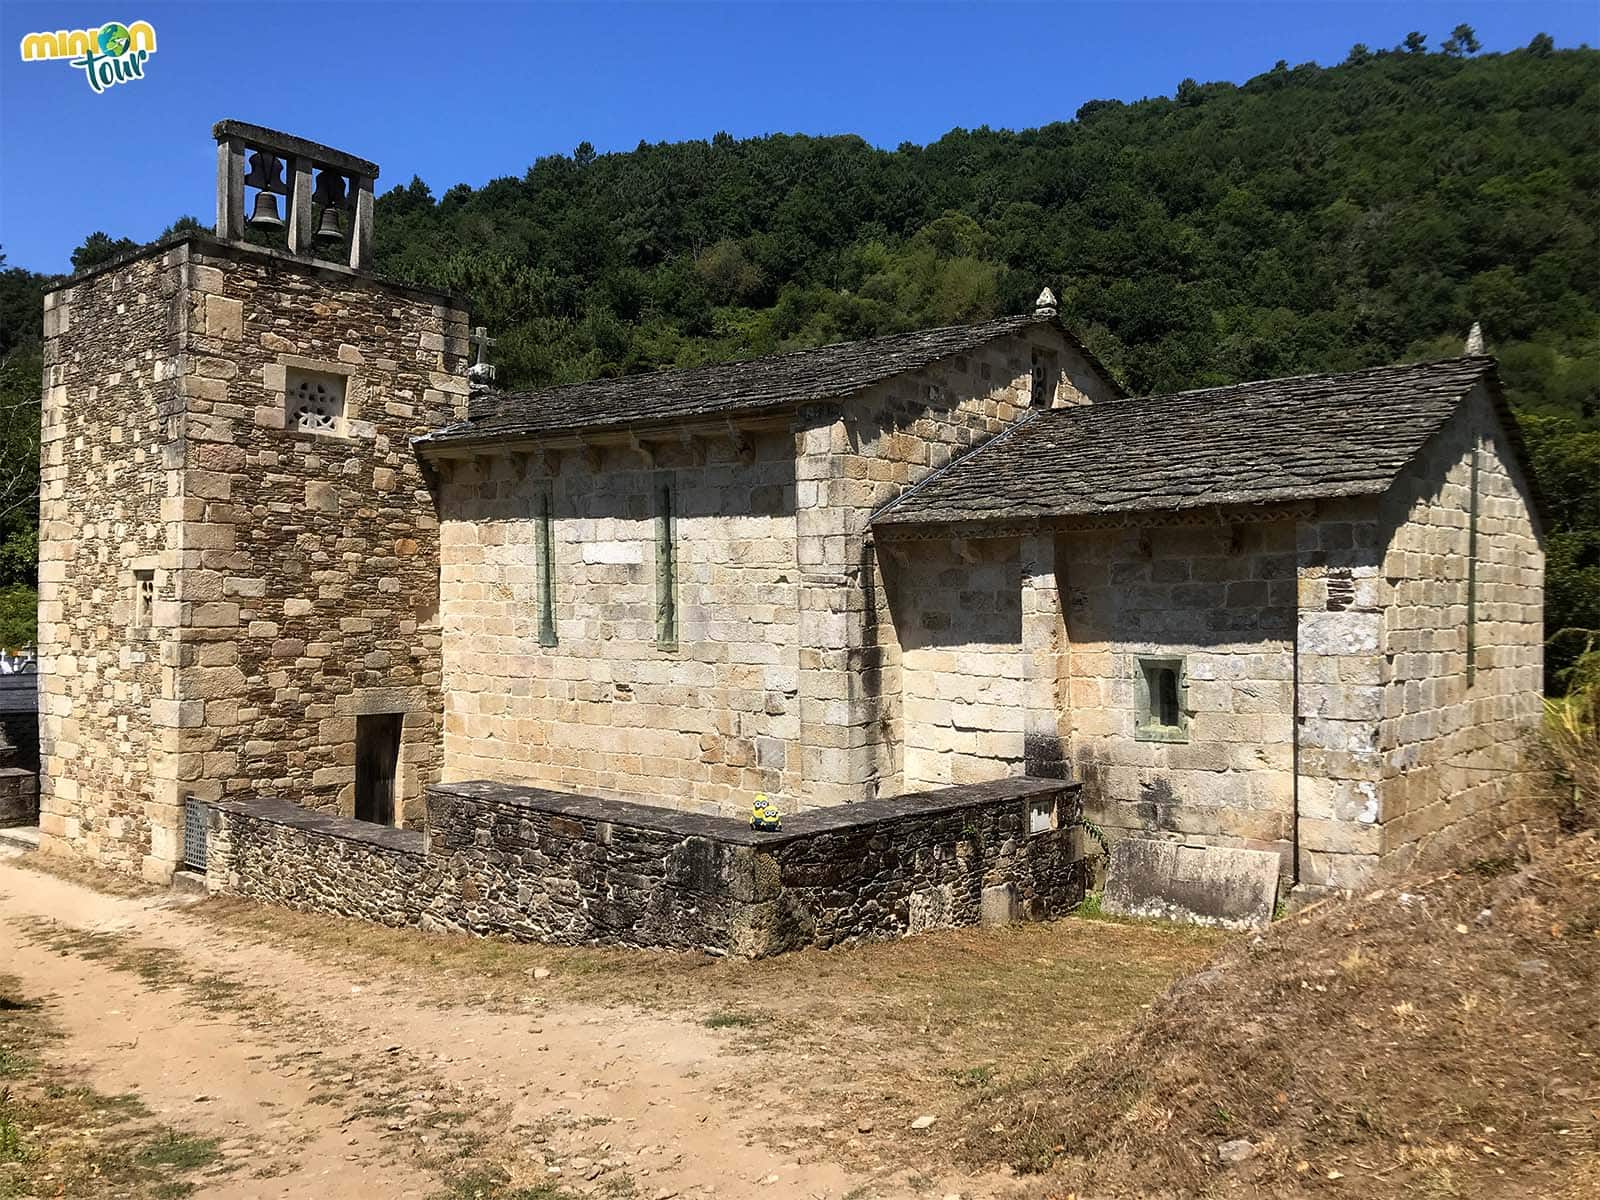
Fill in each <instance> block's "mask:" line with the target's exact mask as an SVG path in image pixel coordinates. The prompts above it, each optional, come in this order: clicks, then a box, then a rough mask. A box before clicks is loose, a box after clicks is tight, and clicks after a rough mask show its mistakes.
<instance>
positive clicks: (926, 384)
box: [797, 326, 1115, 800]
mask: <svg viewBox="0 0 1600 1200" xmlns="http://www.w3.org/2000/svg"><path fill="white" fill-rule="evenodd" d="M1035 351H1039V352H1040V353H1042V354H1043V355H1045V357H1046V360H1047V361H1048V362H1049V363H1051V364H1052V365H1051V368H1050V377H1049V380H1048V390H1049V394H1050V397H1051V400H1050V403H1051V405H1052V406H1056V407H1059V406H1063V405H1068V404H1083V403H1089V402H1093V401H1099V400H1105V399H1108V398H1111V397H1112V396H1114V395H1115V390H1114V388H1113V387H1112V385H1111V384H1110V383H1108V382H1107V381H1105V380H1103V379H1101V378H1100V377H1099V375H1098V374H1097V373H1096V371H1095V370H1094V368H1093V367H1092V366H1091V365H1090V364H1089V363H1088V362H1087V361H1086V360H1085V359H1084V358H1083V357H1082V356H1081V355H1080V354H1079V353H1078V352H1077V351H1076V350H1075V349H1074V348H1073V347H1072V346H1071V345H1070V344H1069V343H1068V342H1067V340H1066V339H1065V338H1064V337H1063V336H1062V335H1061V333H1060V332H1059V331H1058V330H1056V329H1053V328H1051V327H1048V326H1039V327H1036V328H1034V329H1031V330H1029V331H1028V332H1026V333H1022V334H1018V335H1016V336H1013V337H1008V338H1000V339H997V340H996V341H994V342H992V343H990V344H989V345H987V346H985V347H983V348H982V349H981V350H979V351H975V352H974V353H972V354H965V355H956V356H953V357H951V358H949V359H945V360H943V361H942V362H939V363H936V364H934V365H933V366H931V367H928V368H926V369H925V370H922V371H917V372H912V373H908V374H906V375H902V376H899V377H897V378H895V379H893V380H890V381H888V382H886V383H884V384H881V385H879V386H877V387H874V388H870V389H868V390H866V391H864V392H862V393H861V394H860V395H857V396H853V397H849V398H848V399H847V400H846V401H845V402H843V403H842V404H841V405H839V406H837V407H835V408H833V409H831V410H825V409H823V410H819V411H818V413H817V414H815V416H814V419H813V423H812V424H811V426H810V428H809V430H808V431H807V432H806V434H805V435H804V436H803V437H802V438H801V440H800V443H799V445H798V446H797V452H798V454H799V458H798V462H797V476H798V478H799V480H800V483H799V485H798V486H799V496H800V505H801V516H800V569H801V573H802V580H803V581H804V582H805V584H806V589H807V596H806V599H805V602H804V611H805V614H806V615H804V616H803V617H802V621H801V644H802V646H804V647H805V648H806V649H805V651H804V654H805V656H807V657H806V659H805V661H806V662H810V661H815V663H816V669H815V670H809V671H807V670H803V671H802V677H801V708H802V725H803V726H804V731H803V734H802V736H803V739H804V741H805V753H806V755H807V759H808V767H807V779H808V781H809V783H810V787H811V789H812V791H813V794H816V795H818V796H825V797H828V798H832V799H838V800H854V799H859V798H861V797H863V796H872V795H893V794H895V793H896V792H899V791H902V790H905V789H907V788H910V787H913V786H915V784H914V783H913V781H912V779H911V778H910V777H908V776H907V775H906V773H905V767H906V764H905V760H904V757H903V753H902V748H903V747H904V746H905V745H906V744H907V743H906V740H905V736H904V735H905V725H904V714H903V710H902V697H903V696H904V695H905V694H906V688H905V684H904V682H903V681H902V679H901V670H902V662H901V646H900V644H899V642H898V634H897V628H898V627H897V622H896V617H895V614H894V612H893V611H892V609H891V593H892V592H893V591H894V588H893V586H892V581H890V580H888V579H887V578H886V575H887V573H889V572H892V571H893V569H894V568H893V566H892V565H890V566H886V565H885V564H884V563H883V562H882V561H881V558H880V555H879V554H878V552H877V550H876V548H875V547H874V546H873V545H872V544H871V539H870V536H869V521H870V518H871V515H872V513H873V512H874V511H875V510H876V509H877V508H879V507H881V506H882V505H884V504H886V503H888V502H889V501H890V500H892V499H893V498H895V497H896V496H898V495H900V494H901V493H902V492H903V491H904V490H905V489H906V488H907V487H910V486H913V485H915V484H917V483H919V482H920V481H921V480H923V479H924V478H926V477H927V476H928V475H929V474H931V473H932V472H933V471H935V470H937V469H938V468H940V467H942V466H944V465H945V464H946V463H948V462H949V461H950V460H951V459H953V458H956V457H959V456H960V455H961V454H963V453H965V452H966V451H968V450H970V449H972V448H973V447H974V446H976V445H978V444H980V443H981V442H984V441H986V440H988V439H989V438H991V437H993V436H995V435H996V434H999V433H1002V432H1004V431H1005V430H1006V429H1007V428H1009V427H1010V426H1012V425H1013V424H1015V423H1016V422H1017V420H1019V419H1020V418H1021V417H1022V416H1023V415H1025V413H1026V412H1027V409H1028V407H1029V404H1030V396H1031V388H1032V370H1033V355H1034V352H1035ZM919 771H920V768H916V769H914V770H913V771H912V775H913V776H914V775H916V774H917V773H919Z"/></svg>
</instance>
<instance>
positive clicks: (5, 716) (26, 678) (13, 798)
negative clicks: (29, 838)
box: [0, 670, 39, 828]
mask: <svg viewBox="0 0 1600 1200" xmlns="http://www.w3.org/2000/svg"><path fill="white" fill-rule="evenodd" d="M38 706H39V677H38V675H36V674H35V673H34V672H33V671H31V670H28V671H23V672H18V673H17V674H13V675H0V828H4V827H6V826H12V825H34V824H37V823H38V820H39V717H38Z"/></svg>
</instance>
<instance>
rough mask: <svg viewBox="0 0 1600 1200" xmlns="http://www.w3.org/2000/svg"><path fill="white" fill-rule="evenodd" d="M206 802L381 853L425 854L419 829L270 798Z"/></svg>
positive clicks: (246, 815)
mask: <svg viewBox="0 0 1600 1200" xmlns="http://www.w3.org/2000/svg"><path fill="white" fill-rule="evenodd" d="M203 803H205V804H206V805H207V806H209V807H211V808H214V809H217V810H218V811H219V812H231V813H238V814H239V815H240V816H245V817H254V818H255V819H256V820H258V821H266V822H268V823H269V824H273V825H287V826H289V827H291V828H293V829H303V830H305V831H306V832H307V833H320V834H322V835H323V836H324V837H332V838H339V839H341V840H342V841H346V842H360V843H361V844H363V845H367V846H376V847H377V848H378V849H380V850H392V851H395V852H396V853H399V854H416V855H421V854H422V853H423V845H424V838H423V833H422V830H420V829H396V828H395V827H394V826H392V825H375V824H373V823H372V822H371V821H357V820H356V819H355V818H354V817H341V816H339V815H337V814H336V813H325V812H313V811H312V810H311V809H309V808H301V807H300V806H299V805H298V804H293V803H291V802H290V801H288V800H280V799H277V798H276V797H271V796H262V797H256V798H253V799H250V800H207V801H203Z"/></svg>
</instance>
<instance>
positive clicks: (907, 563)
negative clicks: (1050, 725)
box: [885, 538, 1026, 790]
mask: <svg viewBox="0 0 1600 1200" xmlns="http://www.w3.org/2000/svg"><path fill="white" fill-rule="evenodd" d="M885 557H886V559H887V561H886V566H887V570H886V571H885V576H886V591H887V595H888V600H889V607H890V610H891V612H892V613H893V614H894V618H895V625H894V628H895V632H896V635H897V641H898V644H899V647H900V682H901V694H900V711H901V730H902V737H903V739H904V747H905V748H904V766H903V772H904V774H903V781H904V786H905V787H907V788H909V789H912V790H919V789H921V788H928V787H943V786H947V785H949V784H952V783H977V782H980V781H983V780H989V779H996V778H1001V777H1004V776H1007V775H1017V774H1021V773H1022V771H1023V767H1024V758H1025V748H1024V732H1025V729H1024V726H1025V721H1026V710H1025V707H1024V688H1025V678H1024V646H1023V637H1022V564H1021V561H1020V555H1019V539H1017V538H984V539H972V540H949V541H939V540H935V541H926V542H917V543H915V545H914V548H913V549H911V550H908V551H903V552H898V553H896V552H891V553H889V554H888V555H886V556H885Z"/></svg>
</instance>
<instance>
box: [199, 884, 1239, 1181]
mask: <svg viewBox="0 0 1600 1200" xmlns="http://www.w3.org/2000/svg"><path fill="white" fill-rule="evenodd" d="M192 911H194V912H196V913H198V914H199V915H202V916H204V917H206V918H208V919H210V920H211V921H213V922H215V923H216V924H217V925H218V926H219V927H222V928H225V929H228V930H230V931H233V932H236V933H239V934H245V935H248V936H251V937H255V938H260V939H262V940H264V941H267V942H269V943H271V944H273V945H277V946H281V947H285V948H292V949H294V950H297V951H299V952H301V953H304V954H307V955H309V956H313V957H318V958H322V959H324V960H328V961H334V962H339V963H342V964H344V965H347V966H352V967H355V968H357V969H361V970H364V971H374V972H377V973H381V974H383V975H385V976H388V977H391V978H401V979H405V980H407V981H408V983H410V984H412V985H414V986H417V987H419V988H422V989H424V990H425V991H426V992H427V993H428V994H429V995H431V996H432V997H433V998H434V999H435V1001H436V1002H437V1003H439V1004H441V1005H453V1004H461V1003H470V1004H472V1005H490V1006H496V1005H498V1006H505V1007H507V1008H514V1007H523V1006H526V1005H527V1004H528V1003H529V1002H530V999H532V1000H533V1001H534V1002H537V1003H540V1004H563V1003H565V1004H583V1005H599V1006H623V1007H634V1008H640V1009H645V1010H649V1011H654V1012H657V1013H667V1014H672V1015H678V1016H682V1017H683V1018H685V1019H688V1020H693V1021H695V1022H697V1023H700V1024H702V1025H705V1026H707V1027H710V1028H714V1029H716V1030H717V1031H718V1032H719V1035H720V1036H724V1037H727V1038H729V1039H730V1040H732V1041H733V1042H734V1043H735V1044H736V1045H737V1046H738V1047H739V1049H740V1050H741V1051H743V1052H744V1053H745V1054H746V1055H747V1057H748V1059H749V1062H750V1067H749V1070H750V1072H751V1073H752V1075H753V1076H754V1075H759V1076H761V1077H763V1078H765V1079H769V1080H770V1079H773V1078H781V1079H785V1080H789V1081H792V1083H789V1084H786V1091H787V1092H788V1094H789V1095H790V1097H791V1102H792V1104H793V1106H794V1108H795V1112H794V1113H793V1114H791V1115H790V1118H789V1120H788V1121H786V1120H785V1119H781V1118H776V1117H775V1118H774V1119H773V1120H771V1121H769V1122H767V1124H768V1126H770V1127H772V1128H776V1129H779V1130H781V1129H783V1128H784V1127H785V1126H786V1124H790V1123H791V1122H792V1121H793V1120H803V1121H804V1122H805V1125H806V1128H807V1129H808V1130H809V1131H810V1132H811V1134H812V1135H814V1136H816V1137H820V1138H823V1139H825V1140H828V1141H832V1142H834V1143H835V1146H834V1151H835V1153H836V1154H837V1155H838V1156H839V1157H841V1158H843V1159H845V1160H847V1161H854V1162H855V1163H857V1164H860V1165H869V1164H870V1165H871V1166H873V1167H875V1168H879V1169H881V1168H882V1167H883V1166H884V1165H885V1164H886V1163H890V1162H894V1161H899V1160H903V1159H904V1160H910V1159H912V1158H915V1159H916V1161H917V1162H918V1163H919V1165H921V1166H924V1167H926V1166H930V1165H932V1164H934V1163H935V1162H936V1161H938V1160H940V1159H943V1158H947V1157H948V1155H949V1153H950V1152H951V1149H952V1143H951V1140H950V1139H949V1138H948V1137H941V1138H939V1139H929V1138H925V1137H912V1136H910V1135H909V1134H908V1133H907V1132H906V1127H907V1126H908V1125H909V1122H910V1121H911V1119H912V1118H914V1117H916V1116H918V1115H919V1114H921V1113H925V1112H927V1113H935V1114H939V1115H941V1116H944V1117H949V1116H953V1115H954V1114H955V1113H956V1112H957V1111H958V1110H959V1109H960V1108H961V1107H962V1106H964V1105H967V1104H970V1103H973V1102H974V1101H977V1102H980V1103H981V1102H982V1101H983V1100H984V1098H986V1097H988V1096H990V1095H993V1094H995V1093H996V1092H997V1090H999V1089H1002V1088H1005V1087H1008V1086H1013V1085H1016V1084H1018V1083H1020V1082H1023V1081H1026V1080H1028V1079H1031V1078H1033V1076H1034V1075H1035V1073H1036V1072H1037V1070H1038V1069H1039V1064H1040V1062H1041V1060H1042V1059H1049V1060H1051V1061H1055V1060H1056V1059H1057V1057H1058V1056H1060V1055H1062V1054H1067V1055H1072V1056H1076V1055H1078V1054H1081V1053H1084V1052H1086V1051H1089V1050H1091V1049H1092V1048H1093V1047H1095V1046H1098V1045H1101V1044H1103V1043H1104V1042H1106V1041H1107V1040H1109V1039H1111V1038H1113V1037H1115V1036H1116V1035H1117V1034H1119V1033H1121V1032H1122V1031H1124V1030H1126V1029H1127V1028H1128V1027H1129V1025H1130V1024H1131V1023H1132V1022H1133V1021H1134V1020H1135V1019H1136V1018H1137V1017H1138V1016H1139V1014H1140V1013H1141V1011H1143V1009H1144V1007H1145V1006H1147V1005H1148V1004H1149V1003H1150V1002H1151V1001H1152V1000H1153V999H1154V998H1155V997H1157V996H1158V995H1159V994H1160V993H1161V992H1162V991H1163V990H1164V989H1165V988H1166V987H1167V986H1168V985H1169V984H1170V983H1171V981H1172V980H1173V979H1174V978H1176V977H1178V976H1180V975H1182V974H1185V973H1187V972H1189V971H1192V970H1194V969H1196V968H1197V967H1199V966H1200V965H1202V964H1203V963H1204V962H1205V961H1206V960H1207V959H1209V958H1210V957H1211V956H1212V955H1213V954H1214V953H1215V952H1216V949H1217V947H1218V946H1219V945H1222V944H1224V943H1225V942H1226V941H1228V940H1229V938H1228V937H1227V935H1223V934H1219V933H1216V932H1214V931H1209V930H1201V929H1195V928H1181V929H1178V928H1169V927H1164V926H1157V925H1150V924H1143V923H1132V922H1114V921H1104V920H1080V919H1073V918H1068V919H1065V920H1061V921H1056V922H1053V923H1050V924H1043V925H1017V926H1011V927H1008V928H1004V929H959V930H944V931H940V932H936V933H930V934H926V935H922V936H919V937H915V938H907V939H903V940H899V941H893V942H877V943H871V944H866V945H861V946H853V947H845V948H840V949H836V950H827V951H822V950H807V951H801V952H798V953H793V954H786V955H782V956H779V957H777V958H772V959H764V960H759V961H755V962H749V961H741V960H730V959H720V958H714V957H711V956H708V955H702V954H690V953H673V952H662V951H639V950H634V951H626V950H604V949H593V948H567V947H552V946H542V945H528V944H520V943H514V942H506V941H499V940H489V939H480V938H466V937H459V936H452V935H445V934H429V933H420V932H417V931H415V930H394V929H385V928H382V927H379V926H374V925H369V924H365V923H361V922H356V921H346V920H341V919H338V918H333V917H327V916H323V915H320V914H312V913H301V912H290V911H285V910H282V909H275V908H268V907H264V906H260V905H256V904H252V903H249V902H245V901H239V900H213V901H207V902H206V903H205V904H202V905H200V906H198V907H197V908H196V909H195V910H192ZM536 976H542V977H536ZM862 1122H870V1123H871V1124H872V1125H873V1126H874V1127H875V1129H874V1133H873V1135H872V1136H871V1137H870V1138H869V1139H867V1140H866V1142H865V1143H861V1142H859V1140H858V1139H856V1138H855V1136H854V1135H855V1133H856V1127H857V1125H858V1124H860V1123H862ZM791 1128H792V1125H791ZM852 1143H855V1144H852Z"/></svg>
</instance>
